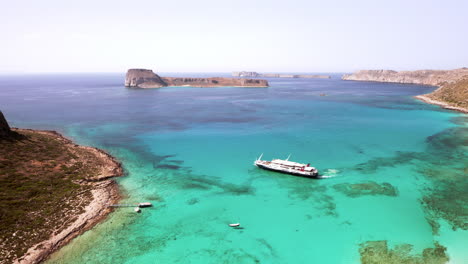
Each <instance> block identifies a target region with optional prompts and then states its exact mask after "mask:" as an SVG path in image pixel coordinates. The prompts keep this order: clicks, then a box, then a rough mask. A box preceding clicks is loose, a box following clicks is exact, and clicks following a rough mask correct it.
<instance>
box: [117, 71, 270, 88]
mask: <svg viewBox="0 0 468 264" xmlns="http://www.w3.org/2000/svg"><path fill="white" fill-rule="evenodd" d="M125 86H126V87H136V88H161V87H167V86H190V87H268V81H266V80H261V79H243V78H224V77H212V78H191V77H160V76H159V75H157V74H156V73H154V72H153V71H152V70H147V69H129V70H128V71H127V75H126V76H125Z"/></svg>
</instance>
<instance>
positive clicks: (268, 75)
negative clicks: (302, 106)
mask: <svg viewBox="0 0 468 264" xmlns="http://www.w3.org/2000/svg"><path fill="white" fill-rule="evenodd" d="M232 76H234V77H264V78H309V79H312V78H313V79H330V78H331V77H330V76H329V75H317V74H283V73H258V72H248V71H241V72H232Z"/></svg>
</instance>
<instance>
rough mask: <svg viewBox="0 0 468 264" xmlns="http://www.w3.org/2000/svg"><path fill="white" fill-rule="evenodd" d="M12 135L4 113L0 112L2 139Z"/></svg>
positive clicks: (0, 133) (0, 134)
mask: <svg viewBox="0 0 468 264" xmlns="http://www.w3.org/2000/svg"><path fill="white" fill-rule="evenodd" d="M10 134H11V129H10V126H9V125H8V122H7V121H6V119H5V116H3V113H2V111H0V138H5V137H7V136H9V135H10Z"/></svg>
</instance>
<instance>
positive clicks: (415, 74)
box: [342, 68, 468, 113]
mask: <svg viewBox="0 0 468 264" xmlns="http://www.w3.org/2000/svg"><path fill="white" fill-rule="evenodd" d="M342 79H343V80H351V81H374V82H394V83H410V84H422V85H432V86H439V88H438V89H437V90H435V91H434V92H432V93H430V94H426V95H419V96H415V98H416V99H419V100H421V101H424V102H426V103H429V104H435V105H439V106H441V107H443V108H446V109H450V110H455V111H460V112H464V113H468V68H461V69H454V70H419V71H400V72H397V71H392V70H360V71H357V72H355V73H353V74H345V75H343V77H342Z"/></svg>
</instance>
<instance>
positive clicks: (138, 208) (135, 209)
mask: <svg viewBox="0 0 468 264" xmlns="http://www.w3.org/2000/svg"><path fill="white" fill-rule="evenodd" d="M133 210H134V211H135V212H137V213H139V212H141V209H140V207H135V208H133Z"/></svg>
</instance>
